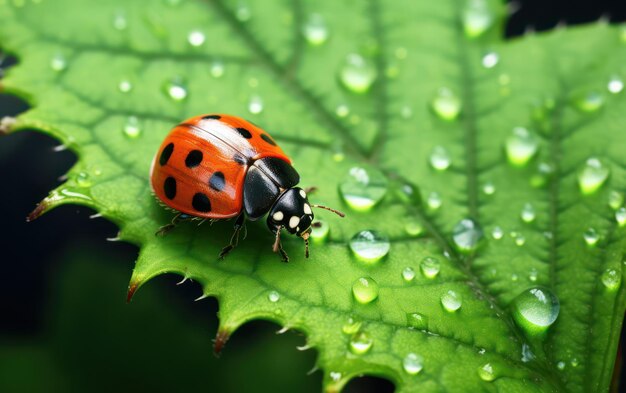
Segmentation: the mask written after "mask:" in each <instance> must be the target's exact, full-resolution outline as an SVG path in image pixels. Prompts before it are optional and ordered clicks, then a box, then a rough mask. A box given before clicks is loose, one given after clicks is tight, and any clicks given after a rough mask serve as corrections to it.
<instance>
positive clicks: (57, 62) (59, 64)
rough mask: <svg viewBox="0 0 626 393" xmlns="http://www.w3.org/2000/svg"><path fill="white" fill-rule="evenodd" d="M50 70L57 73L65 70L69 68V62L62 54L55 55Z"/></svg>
mask: <svg viewBox="0 0 626 393" xmlns="http://www.w3.org/2000/svg"><path fill="white" fill-rule="evenodd" d="M50 68H52V70H53V71H56V72H61V71H63V70H65V69H66V68H67V60H66V59H65V56H63V55H62V54H60V53H58V54H56V55H54V56H53V57H52V59H51V60H50Z"/></svg>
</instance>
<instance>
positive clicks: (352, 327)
mask: <svg viewBox="0 0 626 393" xmlns="http://www.w3.org/2000/svg"><path fill="white" fill-rule="evenodd" d="M361 325H362V322H361V321H359V320H358V319H356V318H354V317H349V318H348V320H347V321H346V323H344V324H343V326H342V327H341V331H342V332H343V333H344V334H348V335H353V334H356V333H357V332H358V331H359V330H361Z"/></svg>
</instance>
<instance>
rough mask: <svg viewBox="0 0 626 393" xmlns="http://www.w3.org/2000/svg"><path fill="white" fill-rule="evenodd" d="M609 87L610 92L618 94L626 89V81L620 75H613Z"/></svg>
mask: <svg viewBox="0 0 626 393" xmlns="http://www.w3.org/2000/svg"><path fill="white" fill-rule="evenodd" d="M607 89H608V90H609V92H610V93H613V94H618V93H621V92H622V90H624V81H622V80H621V79H620V78H619V77H617V76H613V77H611V79H609V83H608V84H607Z"/></svg>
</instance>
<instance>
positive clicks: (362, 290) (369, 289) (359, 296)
mask: <svg viewBox="0 0 626 393" xmlns="http://www.w3.org/2000/svg"><path fill="white" fill-rule="evenodd" d="M378 291H379V288H378V283H377V282H376V281H375V280H374V279H373V278H371V277H361V278H359V279H358V280H356V281H355V282H354V284H352V295H354V298H355V299H356V301H357V302H359V303H361V304H367V303H371V302H373V301H374V300H376V298H378Z"/></svg>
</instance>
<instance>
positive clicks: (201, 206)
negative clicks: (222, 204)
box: [191, 192, 211, 213]
mask: <svg viewBox="0 0 626 393" xmlns="http://www.w3.org/2000/svg"><path fill="white" fill-rule="evenodd" d="M191 206H193V208H194V209H196V210H197V211H199V212H203V213H206V212H210V211H211V201H210V200H209V197H208V196H206V194H203V193H201V192H198V193H196V195H194V196H193V200H192V201H191Z"/></svg>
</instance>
